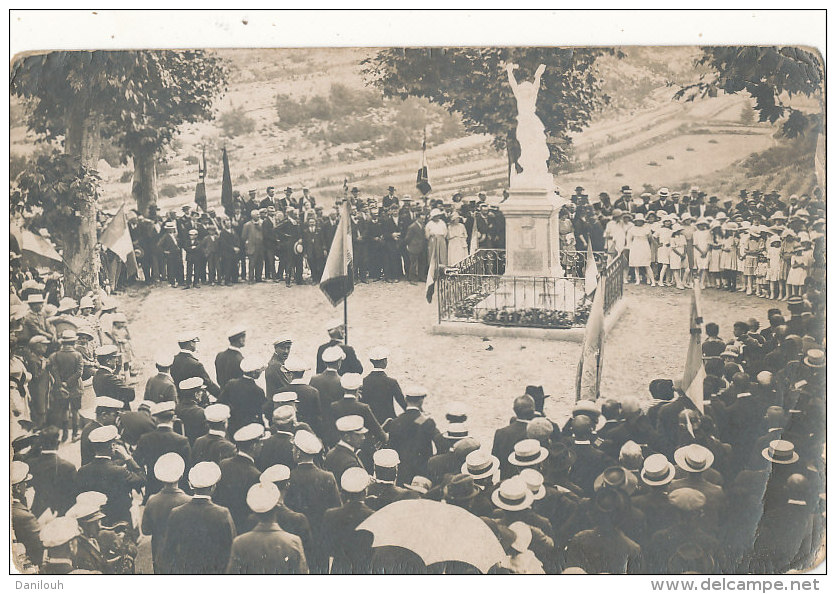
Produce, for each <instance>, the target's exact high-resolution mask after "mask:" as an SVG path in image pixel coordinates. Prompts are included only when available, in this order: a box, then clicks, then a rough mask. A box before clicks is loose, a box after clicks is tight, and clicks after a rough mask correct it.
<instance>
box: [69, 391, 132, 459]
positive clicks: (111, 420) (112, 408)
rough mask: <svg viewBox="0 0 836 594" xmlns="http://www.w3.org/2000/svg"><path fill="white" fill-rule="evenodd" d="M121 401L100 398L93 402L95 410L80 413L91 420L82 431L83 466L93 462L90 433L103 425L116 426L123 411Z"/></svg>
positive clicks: (106, 397)
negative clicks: (120, 412)
mask: <svg viewBox="0 0 836 594" xmlns="http://www.w3.org/2000/svg"><path fill="white" fill-rule="evenodd" d="M123 406H124V403H123V402H122V401H121V400H116V399H115V398H110V397H109V396H98V397H96V398H95V399H94V400H93V408H92V409H85V410H82V411H80V414H81V415H82V416H84V417H85V418H88V419H91V420H90V422H89V423H87V425H85V426H84V429H82V430H81V439H80V442H81V465H82V466H84V465H85V464H87V463H88V462H90V461H92V460H93V446H92V444H91V443H90V433H91V432H92V431H93V430H94V429H98V428H99V427H101V426H103V425H115V424H116V419H117V418H119V411H121V410H122V409H123Z"/></svg>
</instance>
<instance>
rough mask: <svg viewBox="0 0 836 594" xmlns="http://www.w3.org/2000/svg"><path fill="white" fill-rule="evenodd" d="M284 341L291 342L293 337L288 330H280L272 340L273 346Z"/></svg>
mask: <svg viewBox="0 0 836 594" xmlns="http://www.w3.org/2000/svg"><path fill="white" fill-rule="evenodd" d="M285 342H293V337H292V336H291V335H290V333H288V332H282V333H280V334H279V335H278V336H276V338H275V340H273V346H276V345H277V344H283V343H285Z"/></svg>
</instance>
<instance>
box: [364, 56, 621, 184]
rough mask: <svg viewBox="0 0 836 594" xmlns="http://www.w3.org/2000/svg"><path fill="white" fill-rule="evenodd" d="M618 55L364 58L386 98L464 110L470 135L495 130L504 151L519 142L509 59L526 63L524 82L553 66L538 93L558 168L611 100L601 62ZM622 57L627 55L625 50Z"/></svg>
mask: <svg viewBox="0 0 836 594" xmlns="http://www.w3.org/2000/svg"><path fill="white" fill-rule="evenodd" d="M605 53H610V54H613V53H615V52H614V51H612V50H608V49H604V48H580V49H578V48H565V49H564V48H537V47H532V48H440V49H410V48H407V49H402V48H391V49H384V50H381V51H379V52H378V53H377V54H376V55H375V56H372V57H371V58H367V59H366V60H364V61H363V72H364V75H365V76H366V80H367V82H368V83H369V84H371V85H373V86H375V87H377V88H378V89H380V90H381V91H382V92H383V94H384V96H386V97H400V98H401V99H406V98H407V97H410V96H413V97H425V98H426V99H428V100H429V101H431V102H432V103H436V104H438V105H441V106H442V107H444V108H445V109H447V111H449V112H450V113H454V112H458V113H459V114H460V115H461V117H462V121H463V123H464V126H465V129H466V130H467V131H468V132H470V133H476V134H489V135H491V136H492V137H493V145H494V147H495V148H496V149H497V150H503V149H504V150H509V149H510V150H509V176H510V163H511V162H513V160H514V159H512V158H511V155H512V151H513V147H514V140H515V139H514V127H515V116H516V113H517V110H516V103H515V100H514V96H513V94H512V92H511V87H510V86H509V85H508V75H507V74H506V72H505V64H506V63H508V62H514V63H516V64H519V66H520V69H519V71H518V74H517V78H518V80H522V79H524V78H527V79H531V78H532V76H533V74H534V71H535V69H536V68H537V66H538V65H539V64H545V65H546V71H545V74H544V75H543V78H542V83H541V85H540V92H539V95H538V98H537V115H538V116H539V117H540V119H541V120H542V121H543V125H544V126H545V128H546V136H547V138H548V139H549V141H548V144H549V155H550V159H549V163H550V165H551V166H552V169H554V168H556V167H558V166H559V165H561V164H563V163H566V162H567V159H568V151H567V149H568V147H569V146H570V145H571V143H572V138H571V133H573V132H580V131H581V130H583V128H584V126H586V125H587V124H589V121H590V118H591V117H592V115H593V113H594V112H595V110H596V109H599V108H600V107H601V106H603V105H604V104H605V103H606V102H607V101H608V97H606V96H605V95H604V94H603V93H601V84H600V79H599V78H598V75H597V72H596V69H595V60H596V59H597V58H598V57H599V56H601V55H603V54H605ZM619 55H620V54H619Z"/></svg>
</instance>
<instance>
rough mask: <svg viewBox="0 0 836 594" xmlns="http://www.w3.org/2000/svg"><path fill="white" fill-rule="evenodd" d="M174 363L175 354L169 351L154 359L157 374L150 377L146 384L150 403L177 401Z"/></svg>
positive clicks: (159, 354) (146, 392)
mask: <svg viewBox="0 0 836 594" xmlns="http://www.w3.org/2000/svg"><path fill="white" fill-rule="evenodd" d="M172 363H174V353H171V352H168V351H162V352H159V353H157V356H156V358H155V359H154V365H155V366H156V368H157V374H156V375H153V376H151V377H149V378H148V381H147V382H146V383H145V397H144V399H145V400H147V401H148V402H162V401H163V400H171V401H175V400H177V386H175V385H174V380H173V379H172V377H171V365H172Z"/></svg>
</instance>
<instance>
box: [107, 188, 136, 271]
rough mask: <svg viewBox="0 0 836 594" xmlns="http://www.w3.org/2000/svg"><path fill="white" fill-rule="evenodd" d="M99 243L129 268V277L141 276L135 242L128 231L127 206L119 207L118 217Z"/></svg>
mask: <svg viewBox="0 0 836 594" xmlns="http://www.w3.org/2000/svg"><path fill="white" fill-rule="evenodd" d="M99 243H101V244H102V245H103V246H105V247H106V248H107V249H109V250H110V251H111V252H113V253H114V254H116V256H117V257H118V258H119V260H120V261H121V262H123V263H124V264H125V266H127V273H128V277H132V276H139V266H138V265H137V263H136V254H135V253H134V242H133V240H131V232H130V230H129V229H128V219H127V217H125V205H124V204H123V205H122V206H120V207H119V210H118V211H117V212H116V216H114V217H113V218H112V219H110V222H109V223H108V224H107V227H105V230H104V231H103V232H102V236H101V237H100V238H99Z"/></svg>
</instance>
